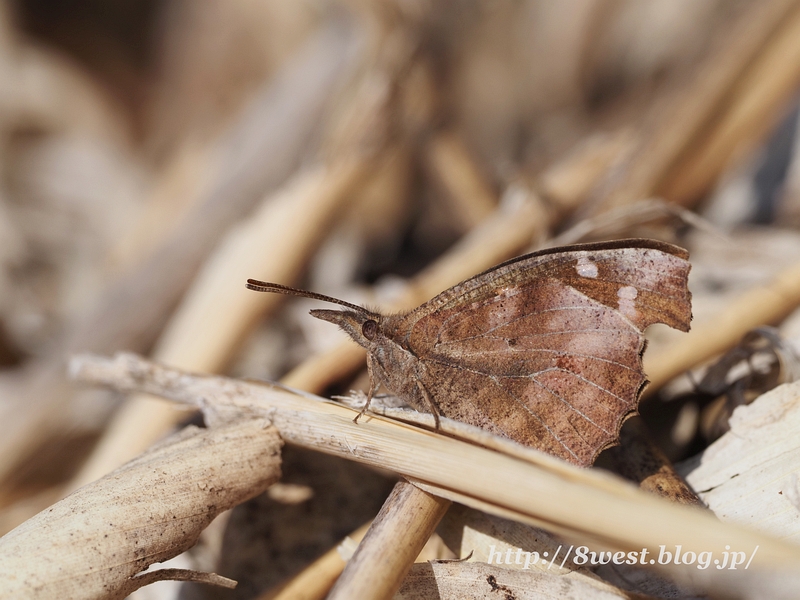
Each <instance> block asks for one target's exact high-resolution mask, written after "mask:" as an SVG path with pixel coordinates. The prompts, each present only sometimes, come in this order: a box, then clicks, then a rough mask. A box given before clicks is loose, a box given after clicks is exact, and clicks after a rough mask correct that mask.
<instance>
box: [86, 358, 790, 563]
mask: <svg viewBox="0 0 800 600" xmlns="http://www.w3.org/2000/svg"><path fill="white" fill-rule="evenodd" d="M73 370H74V373H75V374H76V375H77V376H78V377H80V378H81V379H83V380H88V381H94V382H98V383H106V384H109V385H114V386H115V387H117V388H120V389H123V390H126V391H133V390H140V391H146V392H148V393H159V394H160V395H163V396H165V397H169V398H171V399H173V400H177V401H180V402H188V403H190V404H193V405H196V406H201V407H202V408H203V410H204V412H205V414H206V416H207V418H208V419H210V420H211V421H212V422H213V421H214V420H215V418H219V415H225V414H227V415H228V417H226V418H230V414H231V413H233V414H242V413H244V412H246V413H249V414H252V415H254V416H255V415H265V416H266V415H268V416H269V418H270V419H271V421H272V423H273V424H274V425H275V427H277V428H278V430H279V431H280V432H281V436H282V437H283V439H284V440H285V441H286V442H289V443H294V444H298V445H302V446H305V447H309V448H314V449H317V450H319V451H322V452H326V453H330V454H335V455H338V456H342V457H345V458H348V459H351V460H356V461H359V462H363V463H365V464H370V465H375V466H379V467H381V468H384V469H390V470H392V471H395V472H397V473H399V474H401V475H404V476H406V477H409V478H413V479H417V480H420V481H421V482H425V483H426V485H429V486H430V485H432V486H435V487H436V488H441V490H440V491H436V494H437V495H442V496H444V497H451V498H452V497H453V496H457V498H456V499H458V500H459V501H462V502H464V501H466V503H468V504H470V503H472V504H475V503H477V504H479V505H480V508H482V509H484V510H488V511H489V512H494V513H499V514H500V516H505V517H508V516H509V515H513V516H514V518H515V520H519V521H522V522H526V523H530V524H534V525H538V526H542V525H546V526H547V528H548V529H551V530H554V531H557V532H559V533H568V534H570V535H571V536H574V537H578V538H580V539H588V540H595V541H596V543H599V544H601V545H602V546H604V547H608V548H613V549H619V550H624V551H628V550H631V549H641V548H649V549H651V550H654V551H656V552H658V548H659V545H667V546H672V545H676V544H681V545H682V547H683V549H684V550H691V551H695V552H702V551H705V550H707V549H708V548H723V547H724V546H725V545H726V544H727V545H730V546H731V547H733V548H747V549H748V550H749V549H751V548H754V547H755V546H759V550H758V553H757V554H756V555H755V557H754V559H753V564H752V565H751V568H752V569H764V568H769V569H791V568H794V569H797V568H798V566H800V549H798V548H797V547H796V546H794V545H791V544H786V543H784V542H781V541H778V540H776V539H774V538H770V537H768V536H765V535H763V534H760V533H757V532H755V531H752V530H747V529H743V528H739V527H734V526H731V525H728V524H723V523H720V522H719V521H717V520H716V519H715V518H714V517H713V516H711V515H709V514H706V513H705V512H703V511H700V510H697V509H696V508H689V507H683V506H678V505H674V504H671V503H668V502H665V501H663V500H661V499H659V498H656V497H654V496H652V495H650V494H647V493H645V492H642V491H639V490H638V489H636V488H635V487H633V486H631V485H630V484H628V483H625V482H622V481H621V480H619V479H617V478H615V477H611V476H609V475H604V474H602V473H599V472H594V471H590V470H581V469H577V468H574V467H572V466H570V465H568V464H565V463H562V462H561V461H558V460H556V459H553V458H551V457H548V456H545V455H542V454H540V453H538V452H535V451H532V450H529V449H525V448H522V447H520V448H519V449H518V451H517V455H516V456H508V455H503V454H501V453H499V452H496V451H492V450H488V449H485V448H481V447H478V446H474V445H472V444H468V443H465V442H463V441H459V440H455V439H450V438H447V437H445V436H442V435H438V434H435V433H432V432H428V431H423V430H420V429H418V428H415V427H411V426H408V425H402V424H398V423H396V422H391V421H388V420H385V419H384V418H382V417H377V416H372V417H370V418H367V419H364V420H363V421H362V422H360V423H358V424H355V423H353V421H352V415H353V414H354V411H352V410H350V409H348V408H345V407H343V406H341V405H337V404H334V403H331V402H327V401H321V400H319V399H314V398H313V397H311V396H308V395H303V396H298V395H296V394H292V393H289V392H286V391H282V390H278V389H274V388H271V387H267V386H263V385H256V384H252V383H246V382H241V381H235V380H230V379H225V378H221V377H209V376H193V375H188V374H185V373H182V372H180V371H177V370H174V369H169V368H165V367H160V366H157V365H154V364H153V363H149V362H147V361H144V360H142V359H138V358H136V357H133V356H130V355H121V356H119V357H118V358H117V359H115V360H113V361H111V360H106V359H100V358H90V357H88V356H84V357H82V358H81V359H80V360H77V359H76V361H75V362H74V364H73ZM215 414H216V415H218V416H217V417H215V416H214V415H215ZM521 456H525V457H526V458H527V460H523V459H522V458H520V457H521ZM470 501H471V502H470ZM691 570H692V571H695V570H696V569H691ZM725 575H726V576H727V575H728V573H727V572H726V573H725Z"/></svg>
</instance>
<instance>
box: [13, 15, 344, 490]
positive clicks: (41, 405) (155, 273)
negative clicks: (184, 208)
mask: <svg viewBox="0 0 800 600" xmlns="http://www.w3.org/2000/svg"><path fill="white" fill-rule="evenodd" d="M351 42H352V36H351V35H348V31H346V28H345V30H344V31H343V28H342V27H341V23H337V24H336V25H335V26H331V27H325V28H323V30H322V31H321V32H320V33H319V34H318V35H315V36H313V37H312V38H311V39H310V40H309V42H308V44H306V45H305V46H304V47H303V48H302V49H301V50H300V51H299V52H298V54H297V56H296V58H295V59H292V60H290V61H288V62H287V64H286V65H285V69H284V70H283V71H281V72H280V73H279V74H278V75H276V77H275V78H274V79H273V80H272V81H270V82H267V83H266V84H265V85H264V87H263V89H262V90H260V91H259V93H258V94H257V95H256V96H255V97H254V99H253V102H252V103H251V105H250V106H248V107H246V109H244V110H243V111H242V114H241V115H239V116H238V118H237V119H236V120H235V122H234V123H233V125H232V126H231V128H230V129H229V130H227V131H226V132H224V135H222V136H220V138H219V139H217V140H214V142H213V144H214V148H215V150H214V153H215V158H216V161H217V168H215V169H214V173H215V175H216V176H215V177H214V178H212V181H211V182H210V183H209V185H208V186H206V187H204V188H203V189H202V190H198V193H200V194H201V196H202V197H201V198H199V199H197V200H195V201H194V202H193V208H192V210H190V211H189V212H188V213H187V214H186V216H185V218H184V219H183V220H182V221H181V224H180V225H179V226H178V227H176V228H175V230H174V231H173V232H172V233H171V234H170V235H169V236H168V237H167V239H166V240H164V241H163V243H160V244H159V245H158V247H157V248H156V249H155V250H154V251H153V252H152V253H150V254H148V255H147V256H145V257H141V259H140V260H139V261H138V263H137V264H136V266H135V268H131V269H128V271H127V273H126V274H125V276H123V277H120V278H119V279H118V280H116V281H114V282H113V283H112V284H110V285H109V286H108V288H107V289H105V290H104V291H103V293H102V295H101V297H99V298H97V299H96V302H95V304H94V306H92V307H90V310H89V311H88V312H87V313H86V314H85V315H83V317H82V318H81V319H79V320H78V321H77V322H75V323H73V324H72V326H71V328H70V331H69V332H68V334H67V335H65V336H64V339H60V340H57V341H56V343H55V344H53V349H52V352H51V356H49V357H45V358H43V359H41V360H38V361H33V364H32V365H31V366H30V368H29V369H28V370H27V371H28V372H27V373H26V375H27V376H28V377H27V381H28V384H27V389H26V390H25V391H24V392H23V394H24V397H23V398H22V399H21V400H20V404H21V406H24V407H25V410H19V411H12V412H11V413H10V416H11V418H10V419H8V420H7V422H5V423H3V428H2V430H1V431H2V435H0V482H1V481H3V480H4V479H5V478H6V477H8V475H9V474H10V473H11V472H13V471H14V469H16V468H17V467H18V465H19V464H20V462H21V461H23V460H25V458H26V456H27V455H28V453H30V452H31V451H33V449H35V448H36V447H37V446H39V445H40V444H41V443H42V440H43V439H46V438H49V437H52V432H53V431H54V430H58V429H60V428H62V427H63V425H64V423H63V419H62V418H61V415H62V414H63V412H64V410H65V408H64V407H65V406H68V405H69V404H70V403H71V402H72V401H73V399H74V394H75V391H74V390H73V389H72V388H70V387H69V385H68V384H67V382H66V381H65V380H64V377H63V361H64V356H65V355H66V354H68V353H69V352H70V351H88V350H93V351H96V352H112V351H115V350H117V349H119V348H127V349H132V350H141V349H144V348H147V347H149V346H150V345H151V344H152V343H153V341H154V340H155V339H156V337H157V336H158V332H159V331H160V329H161V328H162V326H163V323H164V321H165V320H166V319H167V316H168V314H169V312H170V311H171V310H172V309H173V308H174V306H175V304H176V303H177V302H178V300H179V299H180V297H181V295H182V294H183V292H184V291H185V290H186V288H187V286H188V285H189V284H190V282H191V281H192V278H193V276H194V275H195V274H196V272H197V270H198V269H199V268H200V266H201V265H202V264H203V261H204V260H205V259H206V258H207V256H208V254H209V253H210V252H211V250H212V249H213V247H214V245H215V244H216V243H217V241H218V236H219V234H220V232H222V231H224V230H225V229H226V228H227V227H228V226H230V224H232V223H234V222H235V221H236V220H237V219H239V218H241V216H242V215H244V214H246V213H247V212H248V211H249V210H250V209H252V207H253V206H254V205H256V204H257V202H258V200H259V198H260V197H262V196H263V194H264V193H265V191H267V190H269V189H270V188H273V187H276V186H277V185H278V184H279V183H280V182H281V181H283V179H284V178H286V177H287V176H288V175H289V174H290V173H291V172H292V170H293V169H294V167H295V165H296V163H297V161H298V158H299V156H300V155H301V154H302V152H303V151H305V150H306V148H307V144H308V141H309V138H310V137H311V136H312V134H313V133H314V130H315V129H316V128H317V127H318V123H319V116H320V114H321V113H322V112H323V110H324V108H325V106H326V105H327V103H328V102H329V97H330V94H331V90H332V89H334V88H335V85H336V84H337V83H338V82H339V81H340V80H341V76H342V73H343V71H344V70H345V68H346V67H347V66H348V64H349V63H350V62H351V61H350V60H349V59H350V57H351V55H352V52H350V51H349V48H350V47H351Z"/></svg>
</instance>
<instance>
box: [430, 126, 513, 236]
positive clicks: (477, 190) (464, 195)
mask: <svg viewBox="0 0 800 600" xmlns="http://www.w3.org/2000/svg"><path fill="white" fill-rule="evenodd" d="M425 150H426V152H425V159H426V162H427V163H428V165H429V166H428V169H429V170H430V171H431V173H432V174H433V176H434V177H435V178H436V179H437V180H438V181H439V183H440V185H441V186H442V187H443V188H444V189H445V190H446V192H447V195H448V197H449V198H450V199H451V201H452V203H453V205H454V206H453V214H454V215H457V216H458V218H459V219H461V221H462V225H463V227H464V229H465V230H467V231H468V230H470V229H472V228H473V227H475V226H477V225H479V224H480V223H482V222H483V220H484V219H486V218H487V217H488V216H489V215H490V214H491V213H492V212H493V211H494V209H495V207H496V206H497V194H495V193H494V191H493V190H492V188H491V186H490V185H489V183H488V182H487V181H486V178H485V176H484V175H483V174H482V173H481V172H480V170H479V168H478V165H477V163H476V162H475V161H474V160H473V159H472V157H471V156H470V155H469V152H468V150H467V148H466V147H465V146H464V143H463V142H462V141H461V139H459V137H458V136H457V135H456V134H455V133H453V132H451V131H440V132H437V133H435V134H434V135H432V136H431V138H430V140H428V143H427V145H426V148H425Z"/></svg>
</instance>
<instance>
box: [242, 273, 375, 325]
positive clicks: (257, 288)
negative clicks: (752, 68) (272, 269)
mask: <svg viewBox="0 0 800 600" xmlns="http://www.w3.org/2000/svg"><path fill="white" fill-rule="evenodd" d="M245 287H246V288H247V289H248V290H253V291H254V292H272V293H274V294H286V295H287V296H302V297H303V298H313V299H314V300H322V301H323V302H332V303H333V304H339V305H341V306H346V307H347V308H351V309H353V310H355V311H357V312H359V313H362V314H367V315H372V316H376V317H377V316H378V315H376V314H375V313H373V312H371V311H369V310H367V309H366V308H364V307H363V306H358V305H357V304H351V303H350V302H345V301H344V300H339V299H338V298H333V297H332V296H326V295H325V294H318V293H316V292H309V291H307V290H300V289H297V288H293V287H289V286H288V285H281V284H279V283H269V282H267V281H259V280H258V279H248V280H247V283H246V284H245Z"/></svg>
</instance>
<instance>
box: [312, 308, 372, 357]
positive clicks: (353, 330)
mask: <svg viewBox="0 0 800 600" xmlns="http://www.w3.org/2000/svg"><path fill="white" fill-rule="evenodd" d="M310 313H311V316H312V317H316V318H318V319H322V320H323V321H328V322H329V323H333V324H334V325H338V326H339V327H340V328H341V329H342V330H344V331H345V332H347V334H348V335H349V336H350V337H351V338H353V339H354V340H355V341H356V342H358V343H359V344H360V345H362V346H364V347H365V348H366V347H368V345H369V341H368V340H367V338H366V337H365V336H364V333H363V331H364V323H366V322H367V321H371V320H372V317H371V315H369V314H362V313H359V312H356V311H354V310H329V309H325V308H316V309H314V310H312V311H310Z"/></svg>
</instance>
